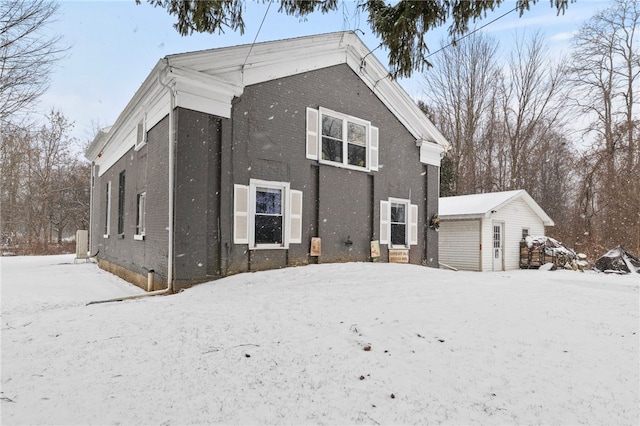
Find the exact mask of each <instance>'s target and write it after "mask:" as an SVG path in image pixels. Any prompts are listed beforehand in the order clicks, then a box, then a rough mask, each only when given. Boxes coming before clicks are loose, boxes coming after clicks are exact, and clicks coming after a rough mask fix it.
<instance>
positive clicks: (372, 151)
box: [369, 126, 378, 171]
mask: <svg viewBox="0 0 640 426" xmlns="http://www.w3.org/2000/svg"><path fill="white" fill-rule="evenodd" d="M370 132H371V135H370V139H371V140H370V141H369V169H370V170H373V171H378V128H377V127H373V126H371V128H370Z"/></svg>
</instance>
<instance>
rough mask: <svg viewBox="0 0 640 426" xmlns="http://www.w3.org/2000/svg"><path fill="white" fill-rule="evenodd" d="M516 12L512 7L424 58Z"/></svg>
mask: <svg viewBox="0 0 640 426" xmlns="http://www.w3.org/2000/svg"><path fill="white" fill-rule="evenodd" d="M516 10H518V7H517V6H516V7H514V8H513V9H511V10H509V11H508V12H505V13H503V14H502V15H500V16H498V17H497V18H496V19H494V20H492V21H489V22H487V23H486V24H484V25H483V26H481V27H480V28H476V29H475V30H473V31H471V32H470V33H467V34H465V35H463V36H462V37H460V38H459V39H457V40H455V39H454V40H453V41H452V42H451V43H449V44H447V45H446V46H443V47H441V48H440V49H438V50H436V51H435V52H433V53H429V54H428V55H427V56H425V57H424V58H425V59H427V58H429V57H431V56H433V55H435V54H436V53H440V52H442V51H443V50H444V49H446V48H447V47H450V46H453V45H454V44H456V43H457V42H459V41H461V40H464V39H465V38H467V37H469V36H470V35H473V34H475V33H477V32H478V31H480V30H481V29H483V28H485V27H486V26H487V25H490V24H493V23H494V22H496V21H497V20H498V19H502V18H504V17H505V16H507V15H508V14H510V13H511V12H515V11H516Z"/></svg>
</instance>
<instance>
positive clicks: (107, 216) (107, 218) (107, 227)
mask: <svg viewBox="0 0 640 426" xmlns="http://www.w3.org/2000/svg"><path fill="white" fill-rule="evenodd" d="M105 194H106V199H105V202H104V209H105V210H104V235H103V237H104V238H109V233H110V231H111V181H109V182H107V187H106V188H105Z"/></svg>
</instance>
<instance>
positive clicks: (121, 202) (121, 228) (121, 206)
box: [118, 170, 125, 235]
mask: <svg viewBox="0 0 640 426" xmlns="http://www.w3.org/2000/svg"><path fill="white" fill-rule="evenodd" d="M124 178H125V174H124V170H123V171H121V172H120V178H119V184H118V235H123V234H124V196H125V192H124V188H125V187H124V184H125V179H124Z"/></svg>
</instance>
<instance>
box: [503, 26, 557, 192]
mask: <svg viewBox="0 0 640 426" xmlns="http://www.w3.org/2000/svg"><path fill="white" fill-rule="evenodd" d="M515 46H516V47H515V50H514V51H513V52H511V55H510V59H509V64H508V71H507V73H505V78H504V79H503V80H502V85H501V90H500V101H501V107H502V113H503V123H504V125H505V127H506V129H505V132H506V136H507V141H506V142H507V144H506V149H507V151H508V155H509V164H508V167H509V169H508V170H509V184H508V186H509V187H508V188H505V189H521V188H522V189H527V190H528V191H529V192H535V189H534V187H533V185H534V180H533V179H532V175H533V174H534V173H536V172H537V170H536V169H535V167H536V166H535V164H534V163H535V161H532V159H533V158H534V157H533V154H534V150H536V148H539V147H540V144H541V142H544V141H548V140H550V139H551V137H552V136H553V135H555V134H556V133H557V132H558V130H559V129H560V128H561V127H562V125H563V118H564V115H563V114H562V112H563V107H564V104H565V99H566V97H565V96H563V88H564V87H565V86H564V84H565V73H564V71H563V70H562V67H561V65H554V64H553V63H552V62H551V60H550V58H549V56H548V54H546V53H545V52H546V51H547V49H546V47H545V45H544V41H543V37H542V35H541V33H534V34H533V35H532V36H531V37H530V38H528V39H524V38H519V39H517V40H516V45H515ZM547 149H548V146H547Z"/></svg>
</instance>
